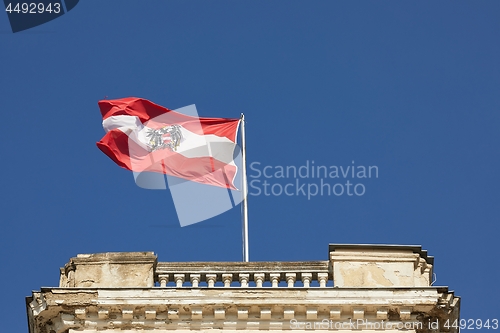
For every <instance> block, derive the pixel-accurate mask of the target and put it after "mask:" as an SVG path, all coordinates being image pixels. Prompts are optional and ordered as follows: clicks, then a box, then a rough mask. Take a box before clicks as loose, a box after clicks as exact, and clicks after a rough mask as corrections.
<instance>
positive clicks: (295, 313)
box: [28, 287, 459, 333]
mask: <svg viewBox="0 0 500 333" xmlns="http://www.w3.org/2000/svg"><path fill="white" fill-rule="evenodd" d="M445 291H446V289H443V288H433V287H428V288H327V289H325V288H286V289H279V288H210V289H208V288H99V289H92V288H78V289H77V288H44V289H43V290H42V291H41V292H37V293H34V294H33V296H32V297H31V299H30V300H29V302H28V307H29V309H28V313H29V316H30V318H31V321H32V325H34V326H35V327H36V326H38V325H40V327H41V326H43V325H45V326H46V325H47V322H49V323H51V324H50V325H49V326H51V329H53V330H54V332H56V333H62V332H65V331H66V330H67V329H69V328H80V329H81V328H95V329H97V328H98V329H111V328H112V329H125V328H130V327H133V328H135V329H153V328H154V329H165V330H171V329H180V328H184V329H195V330H196V329H216V328H223V329H243V328H247V329H253V330H267V329H271V330H281V329H289V328H290V327H289V325H290V320H292V319H295V320H300V321H304V320H308V321H322V320H332V321H344V322H345V321H349V320H354V319H356V320H357V319H362V320H371V321H381V320H384V321H390V322H394V323H395V322H407V321H432V320H436V319H439V320H440V322H441V323H444V321H445V320H446V319H450V320H452V321H453V320H454V319H457V318H458V304H459V298H457V297H455V296H454V295H453V293H451V292H445ZM429 314H432V315H429ZM37 321H40V322H37ZM41 321H43V323H42V322H41ZM32 332H40V331H37V330H32Z"/></svg>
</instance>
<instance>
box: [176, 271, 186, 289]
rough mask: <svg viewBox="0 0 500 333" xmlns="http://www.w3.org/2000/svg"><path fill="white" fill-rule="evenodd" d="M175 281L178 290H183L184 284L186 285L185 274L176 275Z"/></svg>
mask: <svg viewBox="0 0 500 333" xmlns="http://www.w3.org/2000/svg"><path fill="white" fill-rule="evenodd" d="M174 281H175V286H176V287H177V288H182V284H183V283H184V274H174Z"/></svg>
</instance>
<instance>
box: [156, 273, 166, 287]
mask: <svg viewBox="0 0 500 333" xmlns="http://www.w3.org/2000/svg"><path fill="white" fill-rule="evenodd" d="M158 280H160V287H161V288H165V287H166V286H167V284H168V274H160V275H158Z"/></svg>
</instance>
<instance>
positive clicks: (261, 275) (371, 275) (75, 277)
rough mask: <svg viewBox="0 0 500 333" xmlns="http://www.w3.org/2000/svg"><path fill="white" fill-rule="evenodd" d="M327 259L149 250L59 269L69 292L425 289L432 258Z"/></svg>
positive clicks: (414, 251)
mask: <svg viewBox="0 0 500 333" xmlns="http://www.w3.org/2000/svg"><path fill="white" fill-rule="evenodd" d="M329 254H330V255H329V260H325V261H293V262H284V261H274V262H271V261H269V262H267V261H266V262H258V261H257V262H158V259H157V256H156V255H155V254H154V253H153V252H122V253H119V252H110V253H97V254H79V255H78V256H76V257H74V258H71V259H70V261H69V262H68V263H67V264H66V265H65V266H64V267H63V268H61V275H60V283H59V286H60V287H70V288H82V287H83V288H103V287H104V288H105V287H114V288H127V287H142V288H152V287H160V288H278V287H282V288H297V287H298V288H315V287H318V288H326V287H334V286H335V287H336V288H358V287H369V288H372V287H426V286H431V285H432V281H433V272H432V270H433V263H434V260H433V259H434V258H433V257H431V256H428V255H427V251H424V250H422V249H421V247H420V246H411V245H369V244H368V245H363V244H361V245H359V244H356V245H352V244H330V247H329Z"/></svg>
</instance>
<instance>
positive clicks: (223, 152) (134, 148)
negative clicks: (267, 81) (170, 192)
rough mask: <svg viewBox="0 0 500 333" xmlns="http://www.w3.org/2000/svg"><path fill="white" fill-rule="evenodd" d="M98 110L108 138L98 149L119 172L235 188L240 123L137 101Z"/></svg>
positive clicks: (109, 103) (112, 103)
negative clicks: (169, 176)
mask: <svg viewBox="0 0 500 333" xmlns="http://www.w3.org/2000/svg"><path fill="white" fill-rule="evenodd" d="M99 108H100V110H101V114H102V118H103V122H102V125H103V127H104V130H105V131H106V135H104V137H103V138H102V139H101V141H99V142H97V147H98V148H99V149H100V150H101V151H102V152H103V153H104V154H106V155H107V156H108V157H109V158H111V159H112V160H113V161H115V163H116V164H118V165H119V166H121V167H122V168H125V169H128V170H131V171H135V172H139V173H140V172H159V173H163V174H166V175H171V176H175V177H179V178H183V179H186V180H190V181H194V182H198V183H202V184H208V185H214V186H219V187H225V188H230V189H236V187H235V185H234V180H235V177H236V172H237V167H236V164H235V163H234V152H235V149H236V134H237V132H238V125H239V122H240V119H228V118H198V117H192V116H187V115H184V114H181V113H178V112H175V111H172V110H169V109H167V108H164V107H162V106H160V105H157V104H154V103H152V102H150V101H148V100H145V99H142V98H135V97H128V98H122V99H115V100H102V101H99Z"/></svg>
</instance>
